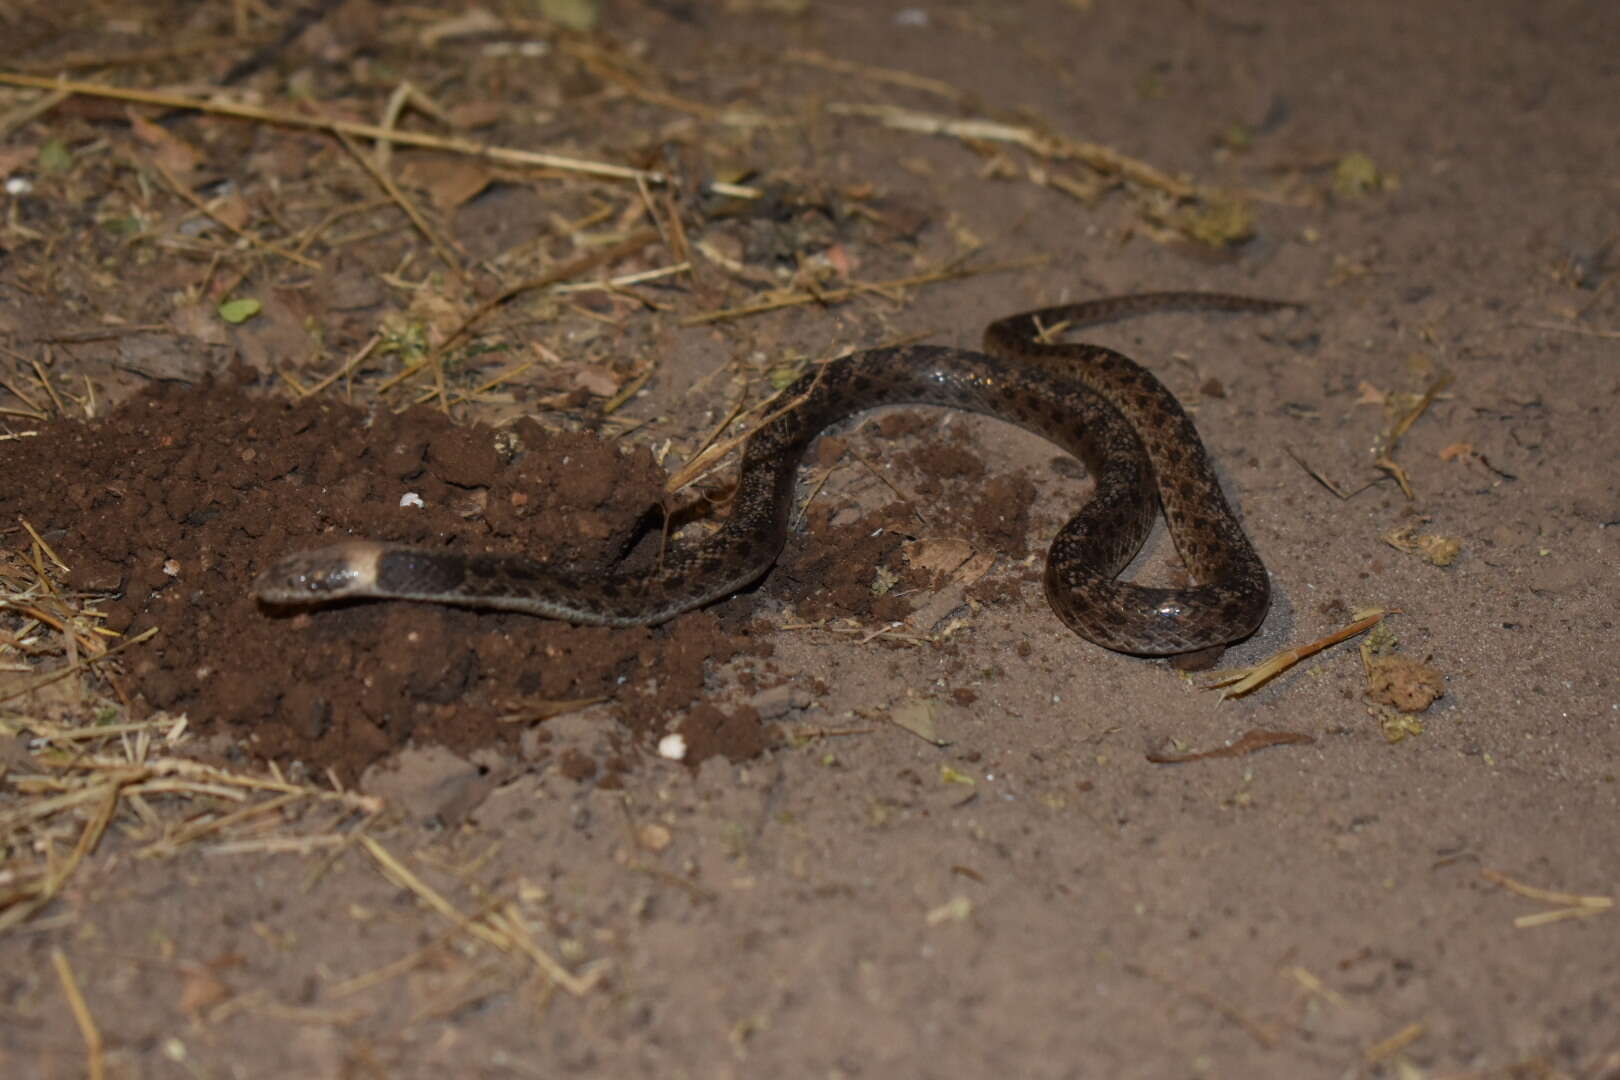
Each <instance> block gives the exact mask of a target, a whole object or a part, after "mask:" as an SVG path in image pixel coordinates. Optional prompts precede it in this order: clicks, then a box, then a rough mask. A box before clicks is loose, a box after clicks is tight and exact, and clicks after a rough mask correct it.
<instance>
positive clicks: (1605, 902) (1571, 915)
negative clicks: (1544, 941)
mask: <svg viewBox="0 0 1620 1080" xmlns="http://www.w3.org/2000/svg"><path fill="white" fill-rule="evenodd" d="M1479 876H1480V877H1482V878H1484V879H1485V880H1486V881H1489V882H1490V883H1491V884H1493V885H1500V886H1501V887H1502V888H1504V889H1507V890H1508V891H1509V892H1514V893H1518V894H1519V895H1520V896H1522V897H1524V898H1526V899H1527V900H1535V901H1537V902H1538V903H1543V904H1561V905H1564V906H1562V907H1559V908H1557V909H1555V910H1553V911H1542V912H1538V913H1537V914H1534V915H1520V916H1519V917H1518V918H1516V919H1514V920H1513V925H1514V926H1516V927H1518V928H1519V929H1520V930H1524V929H1528V928H1530V927H1535V926H1545V925H1547V924H1548V923H1555V922H1563V921H1565V920H1566V919H1584V918H1590V917H1591V916H1593V915H1602V914H1604V913H1605V912H1608V911H1612V910H1614V897H1612V896H1582V895H1580V894H1578V893H1566V892H1554V891H1553V890H1551V889H1538V888H1537V887H1536V886H1534V885H1526V884H1525V883H1524V882H1522V881H1518V880H1515V879H1514V878H1511V877H1509V876H1508V875H1506V874H1504V873H1502V871H1500V870H1492V869H1491V868H1490V867H1486V868H1484V869H1482V870H1481V871H1480V872H1479Z"/></svg>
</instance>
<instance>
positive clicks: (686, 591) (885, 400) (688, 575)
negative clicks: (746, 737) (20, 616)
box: [254, 292, 1299, 656]
mask: <svg viewBox="0 0 1620 1080" xmlns="http://www.w3.org/2000/svg"><path fill="white" fill-rule="evenodd" d="M1298 306H1299V305H1297V304H1293V303H1290V302H1287V301H1280V300H1259V299H1252V298H1249V297H1242V296H1231V295H1227V294H1224V293H1196V292H1173V293H1140V294H1135V295H1129V296H1117V297H1110V298H1107V299H1100V300H1091V301H1087V302H1084V303H1077V304H1066V305H1061V306H1058V307H1049V308H1042V309H1040V310H1038V311H1029V312H1025V313H1023V314H1020V315H1013V316H1010V317H1008V318H1005V319H1001V320H998V321H997V322H994V323H992V324H991V325H990V327H989V328H988V329H987V330H986V331H985V335H984V352H982V353H976V352H970V351H967V350H963V349H953V348H947V347H943V346H937V345H906V346H896V347H890V348H879V349H870V350H867V351H865V352H861V353H856V354H854V355H851V356H848V357H844V358H842V359H838V360H833V361H830V362H828V363H826V364H823V365H820V366H818V367H817V368H816V369H815V370H814V371H813V372H811V373H809V374H807V375H805V376H804V377H803V378H801V379H800V380H799V381H798V382H797V383H795V384H794V385H792V386H790V387H788V388H787V389H786V390H785V391H783V393H782V395H781V400H784V401H788V402H792V403H793V404H792V405H791V407H789V408H786V409H784V410H782V411H780V412H779V413H777V414H776V415H774V416H773V417H772V418H771V419H769V420H768V421H767V422H766V423H765V424H763V426H761V427H760V428H759V429H758V430H757V431H755V432H754V433H753V434H752V435H750V436H749V438H748V440H747V441H746V443H745V444H744V446H743V452H742V465H741V468H740V470H739V472H738V477H737V486H736V493H735V495H734V496H733V497H732V501H731V510H730V513H729V514H728V516H727V517H726V519H725V521H724V523H723V524H722V525H721V526H720V528H719V529H718V530H717V531H716V532H715V533H714V534H713V535H711V536H710V537H709V538H708V539H706V540H704V541H702V542H700V543H696V544H691V545H681V546H679V547H677V548H676V549H675V550H673V551H670V552H667V553H666V555H665V557H664V558H663V560H662V561H661V562H660V564H659V565H658V567H657V568H656V569H654V570H651V571H646V572H639V573H637V572H629V571H609V572H607V573H593V574H588V575H587V574H580V575H570V573H569V572H568V571H566V570H562V569H559V568H556V567H553V566H549V565H547V564H545V563H541V562H537V561H535V560H533V559H530V558H528V557H526V556H523V555H516V554H510V555H506V554H491V555H467V554H463V553H459V552H455V551H450V550H438V549H433V548H423V547H411V546H406V545H402V544H391V543H380V542H376V541H370V540H347V541H344V542H341V543H337V544H333V545H331V546H328V547H323V548H320V549H318V550H313V551H305V552H299V553H297V554H292V555H288V556H286V557H284V558H282V559H279V560H277V561H276V562H275V563H274V564H272V565H271V566H270V567H269V568H267V569H266V570H265V571H264V572H263V573H262V574H261V575H260V576H259V578H258V580H257V581H256V582H255V583H254V591H255V593H256V594H257V596H258V598H259V599H260V600H261V601H262V602H264V603H265V604H267V605H269V606H272V607H288V606H293V607H297V606H305V605H309V604H316V603H322V602H326V601H332V600H342V599H349V598H374V599H396V600H417V601H425V602H430V603H437V604H452V605H457V606H461V607H472V608H488V609H497V610H506V611H520V612H526V613H528V614H532V615H540V616H544V617H547V618H553V619H561V620H565V621H567V622H571V623H592V624H598V625H609V626H647V625H654V624H657V623H661V622H664V621H666V620H668V619H671V618H673V617H674V616H676V615H678V614H680V613H681V612H684V611H690V610H692V609H694V608H699V607H702V606H703V605H705V604H708V603H711V602H713V601H715V600H718V599H720V598H722V597H725V596H729V595H730V594H732V593H734V592H736V591H737V590H739V589H741V588H743V587H744V586H747V585H749V584H751V583H753V582H754V581H756V580H757V579H759V578H760V577H762V576H763V575H764V574H765V572H766V571H767V570H769V569H770V567H771V565H772V564H773V563H774V562H775V561H776V559H777V556H778V555H780V554H781V551H782V549H783V547H784V546H785V544H786V543H787V536H788V522H789V516H790V511H791V508H792V505H793V495H794V486H795V481H796V477H797V473H798V467H799V463H800V462H801V460H802V459H803V458H804V455H805V451H806V450H807V449H808V448H809V446H810V444H811V443H812V442H814V441H815V439H816V437H817V435H819V434H820V433H821V432H822V431H823V430H824V429H826V428H827V427H828V426H829V425H831V424H834V423H836V422H838V421H840V420H843V419H845V418H846V417H849V416H851V415H853V414H855V413H859V412H863V411H865V410H867V409H873V408H877V407H879V406H884V405H907V404H927V405H944V406H949V407H951V408H956V409H964V410H968V411H971V412H977V413H985V414H987V415H989V416H993V417H996V418H998V419H1001V420H1006V421H1009V422H1011V423H1014V424H1017V425H1018V426H1020V427H1023V428H1026V429H1028V430H1030V431H1033V432H1035V433H1036V434H1038V435H1041V436H1044V437H1045V438H1047V439H1049V440H1051V441H1052V442H1053V443H1056V444H1057V445H1058V446H1061V447H1063V448H1064V449H1065V450H1067V451H1069V452H1070V453H1072V454H1074V455H1075V456H1077V457H1079V458H1080V459H1081V461H1083V462H1084V463H1085V465H1086V468H1087V469H1088V471H1089V472H1090V474H1091V475H1092V477H1093V478H1094V481H1095V490H1094V491H1093V494H1092V496H1091V498H1090V499H1089V500H1087V502H1086V503H1085V505H1084V506H1082V507H1081V509H1080V510H1079V512H1078V513H1076V514H1075V515H1074V517H1072V518H1071V519H1070V520H1069V522H1068V523H1067V524H1066V525H1064V526H1063V527H1062V528H1061V529H1060V530H1059V531H1058V534H1057V536H1056V537H1055V538H1054V539H1053V541H1052V544H1051V547H1050V549H1049V550H1048V552H1047V557H1046V574H1045V583H1046V597H1047V600H1048V602H1049V603H1050V604H1051V606H1052V609H1053V610H1054V611H1055V612H1057V615H1058V617H1059V618H1060V619H1062V620H1063V622H1064V623H1066V624H1067V625H1068V626H1069V628H1070V629H1072V630H1073V631H1074V632H1075V633H1077V634H1079V635H1080V636H1081V637H1083V638H1086V639H1087V640H1089V641H1092V642H1095V643H1096V644H1098V645H1101V646H1103V647H1104V648H1107V649H1112V650H1114V651H1116V652H1123V653H1132V654H1136V655H1141V656H1167V655H1173V654H1177V653H1185V652H1193V651H1196V650H1200V649H1206V648H1213V647H1215V646H1220V645H1226V644H1229V643H1231V642H1234V641H1237V640H1240V639H1242V638H1245V637H1247V636H1248V635H1249V634H1251V633H1253V632H1254V630H1255V629H1256V628H1257V627H1258V626H1259V625H1260V622H1261V620H1262V619H1264V618H1265V614H1266V608H1267V605H1268V604H1269V602H1270V595H1271V589H1270V583H1269V581H1268V579H1267V576H1266V569H1265V566H1264V565H1262V563H1261V561H1260V557H1259V555H1257V554H1256V553H1255V550H1254V547H1253V545H1251V544H1250V543H1249V539H1248V537H1247V536H1246V535H1245V534H1244V532H1243V528H1242V526H1241V525H1240V524H1239V523H1238V520H1237V518H1236V516H1235V515H1234V514H1233V512H1232V508H1231V507H1230V506H1229V505H1228V503H1227V501H1226V497H1225V495H1223V494H1222V492H1221V487H1220V483H1219V481H1218V480H1217V479H1216V476H1215V469H1214V466H1213V465H1212V464H1211V462H1210V459H1209V454H1208V452H1207V451H1206V450H1205V449H1204V444H1203V442H1202V441H1201V440H1200V439H1199V437H1198V432H1197V430H1196V429H1195V428H1194V427H1193V423H1192V420H1191V419H1190V418H1189V417H1188V416H1187V413H1186V411H1185V410H1183V409H1182V407H1181V405H1180V404H1179V403H1178V402H1177V401H1176V399H1175V396H1174V395H1172V394H1171V393H1170V391H1169V390H1167V389H1165V387H1164V385H1163V384H1162V383H1160V382H1159V380H1158V379H1157V378H1155V377H1154V376H1153V375H1152V374H1151V373H1150V372H1148V371H1147V370H1146V369H1144V368H1142V367H1141V366H1140V365H1138V364H1137V363H1136V362H1135V361H1133V360H1131V359H1129V358H1128V357H1126V356H1123V355H1121V354H1120V353H1118V352H1115V351H1113V350H1111V349H1106V348H1103V347H1101V346H1098V345H1085V344H1061V343H1060V344H1048V343H1046V342H1045V341H1044V340H1043V339H1044V336H1045V334H1044V330H1045V328H1049V327H1051V328H1056V327H1059V326H1061V327H1062V328H1065V329H1075V328H1077V327H1082V326H1087V325H1096V324H1099V323H1103V322H1111V321H1113V320H1116V319H1121V318H1127V317H1130V316H1135V315H1142V314H1146V313H1149V312H1156V311H1233V312H1251V313H1259V312H1269V311H1277V310H1280V309H1283V308H1293V307H1298ZM1156 507H1162V508H1163V510H1164V516H1165V521H1166V523H1167V524H1168V526H1169V530H1170V535H1171V538H1172V540H1173V541H1174V543H1175V547H1176V551H1177V553H1178V554H1179V555H1180V556H1181V560H1182V563H1183V564H1184V565H1185V567H1186V570H1187V573H1188V575H1189V576H1190V577H1191V579H1192V581H1193V582H1194V584H1193V585H1191V586H1189V587H1186V588H1159V587H1149V586H1142V585H1136V584H1132V583H1130V582H1124V581H1119V580H1116V579H1117V577H1118V575H1119V573H1120V572H1121V571H1122V570H1123V569H1124V568H1125V567H1126V565H1128V564H1129V563H1130V562H1131V560H1132V559H1133V558H1135V556H1136V554H1137V552H1138V551H1139V550H1140V549H1141V547H1142V545H1143V543H1144V542H1145V541H1146V539H1147V536H1148V533H1149V531H1150V530H1151V528H1152V525H1153V518H1154V512H1155V508H1156Z"/></svg>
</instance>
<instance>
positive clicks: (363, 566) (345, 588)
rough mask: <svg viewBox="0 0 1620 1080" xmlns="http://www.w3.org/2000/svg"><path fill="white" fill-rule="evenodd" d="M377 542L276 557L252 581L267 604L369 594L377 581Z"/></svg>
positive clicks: (283, 603)
mask: <svg viewBox="0 0 1620 1080" xmlns="http://www.w3.org/2000/svg"><path fill="white" fill-rule="evenodd" d="M378 552H379V548H378V545H376V544H372V543H368V542H366V541H363V540H355V541H350V542H348V543H343V544H333V545H331V546H330V547H323V548H317V549H316V550H314V551H300V552H298V553H297V554H295V555H288V556H285V557H283V558H280V559H277V560H276V561H275V562H273V563H271V564H270V566H269V567H268V568H267V569H266V570H265V571H264V573H262V574H260V575H259V576H258V578H257V579H255V581H254V582H253V593H254V595H255V596H257V597H258V598H259V600H260V601H262V602H263V603H266V604H271V605H276V606H283V605H303V604H313V603H319V602H321V601H323V600H341V599H343V598H345V597H352V596H366V595H368V594H369V593H370V591H371V590H372V588H373V587H374V586H375V585H376V581H377V556H378Z"/></svg>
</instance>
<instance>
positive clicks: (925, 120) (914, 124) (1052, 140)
mask: <svg viewBox="0 0 1620 1080" xmlns="http://www.w3.org/2000/svg"><path fill="white" fill-rule="evenodd" d="M827 111H828V112H830V113H832V114H834V115H835V116H859V117H864V118H866V119H869V120H876V121H878V122H879V123H881V124H883V125H884V126H885V127H891V128H895V129H897V130H899V131H915V132H917V133H919V134H922V135H946V136H949V137H951V138H953V139H981V140H985V141H987V142H1005V143H1012V144H1013V145H1015V146H1021V147H1023V148H1024V149H1025V150H1028V151H1029V152H1030V153H1032V154H1036V155H1038V156H1040V157H1044V158H1052V159H1056V160H1074V161H1080V162H1082V163H1084V164H1086V165H1089V166H1090V167H1091V168H1093V169H1095V170H1097V171H1098V172H1100V173H1106V174H1109V175H1113V176H1120V177H1123V178H1124V179H1126V180H1129V181H1131V182H1132V183H1134V184H1140V185H1142V186H1143V187H1148V188H1156V189H1158V190H1160V191H1163V192H1165V193H1166V194H1168V195H1172V196H1174V197H1175V198H1178V199H1190V198H1193V197H1194V196H1196V195H1197V194H1198V189H1197V188H1195V187H1194V186H1193V185H1191V184H1189V183H1187V182H1185V181H1182V180H1177V179H1176V178H1175V177H1173V176H1171V175H1169V174H1168V173H1164V172H1161V171H1160V170H1158V169H1155V168H1154V167H1153V166H1151V165H1149V164H1148V163H1147V162H1145V161H1140V160H1138V159H1137V158H1133V157H1130V156H1129V155H1126V154H1122V153H1120V152H1119V151H1118V150H1115V149H1114V148H1113V147H1110V146H1104V145H1102V144H1101V143H1094V142H1087V141H1086V140H1084V139H1069V138H1065V137H1063V136H1059V135H1043V134H1041V133H1040V132H1037V131H1035V130H1034V129H1033V128H1027V127H1020V126H1018V125H1016V124H1003V123H999V122H997V121H994V120H983V119H967V120H962V119H958V118H955V117H950V116H938V115H935V114H933V113H924V112H917V111H915V110H912V109H902V108H899V107H898V106H894V105H856V104H848V103H838V102H834V103H832V104H829V105H828V106H827Z"/></svg>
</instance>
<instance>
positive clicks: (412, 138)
mask: <svg viewBox="0 0 1620 1080" xmlns="http://www.w3.org/2000/svg"><path fill="white" fill-rule="evenodd" d="M0 83H10V84H12V85H13V86H32V87H35V88H36V89H40V90H54V91H62V92H66V93H71V94H84V95H86V96H90V97H104V98H114V99H116V100H118V101H133V102H137V103H139V104H142V105H157V106H160V107H162V108H166V109H190V110H195V111H197V112H206V113H214V114H217V115H220V116H232V117H236V118H237V119H240V120H260V121H263V122H265V123H268V124H279V125H281V126H283V127H294V128H313V129H315V130H317V131H331V132H343V133H344V134H346V135H352V136H355V137H356V138H361V139H380V140H387V141H388V142H391V143H394V144H396V145H405V146H419V147H425V148H427V149H429V150H443V151H445V152H447V153H452V154H466V155H470V156H472V157H481V158H488V159H489V160H491V161H500V162H504V163H506V164H508V165H528V166H534V167H539V168H547V169H561V170H563V171H565V172H577V173H584V174H586V175H589V176H605V177H610V178H612V179H615V180H635V179H636V178H637V177H640V178H642V179H645V180H646V181H647V182H648V183H652V184H662V183H663V182H664V180H665V177H664V175H663V174H662V173H656V172H648V171H647V170H645V169H632V168H630V167H628V166H625V165H610V164H608V163H607V162H603V161H587V160H584V159H582V158H571V157H563V156H561V155H559V154H540V153H535V152H533V151H530V150H513V149H511V148H509V147H504V146H489V145H487V144H484V143H476V142H472V141H471V140H469V139H447V138H443V137H440V136H436V135H424V134H421V133H419V132H413V131H398V130H392V129H389V128H384V127H379V126H377V125H376V124H362V123H358V122H356V121H353V120H335V119H329V118H326V117H319V116H306V115H304V114H302V113H295V112H287V111H284V110H281V109H263V108H259V107H258V106H254V105H240V104H234V103H230V102H222V101H205V100H203V99H202V98H195V97H188V96H186V95H185V94H165V93H159V92H157V91H152V90H132V89H127V88H125V87H119V86H103V85H101V84H100V83H90V82H78V81H76V80H73V79H44V78H39V77H37V76H34V75H18V74H16V73H14V72H0Z"/></svg>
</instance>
